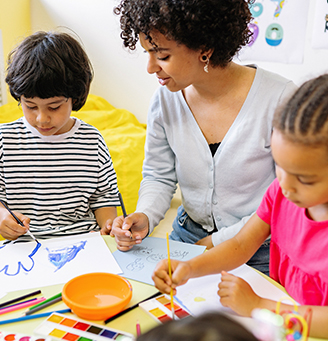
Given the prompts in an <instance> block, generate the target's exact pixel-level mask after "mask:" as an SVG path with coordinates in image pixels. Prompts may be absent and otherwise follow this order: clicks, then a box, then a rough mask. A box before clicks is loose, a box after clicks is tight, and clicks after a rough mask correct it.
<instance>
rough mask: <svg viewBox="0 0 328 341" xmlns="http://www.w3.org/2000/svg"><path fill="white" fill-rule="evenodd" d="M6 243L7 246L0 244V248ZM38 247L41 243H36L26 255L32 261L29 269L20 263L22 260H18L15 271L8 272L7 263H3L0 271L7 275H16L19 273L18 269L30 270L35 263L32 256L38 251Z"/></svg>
mask: <svg viewBox="0 0 328 341" xmlns="http://www.w3.org/2000/svg"><path fill="white" fill-rule="evenodd" d="M7 245H8V246H9V244H5V245H3V246H1V247H0V250H1V249H3V248H4V247H6V246H7ZM40 247H41V244H40V243H37V244H36V246H35V248H34V249H33V250H32V252H31V253H30V254H29V255H28V257H29V258H30V259H31V262H32V265H31V267H30V268H29V269H28V268H26V267H25V266H24V265H23V264H22V262H18V264H17V271H16V272H15V273H9V264H7V265H5V266H4V267H3V268H2V269H0V272H3V273H4V274H5V275H7V276H17V275H18V274H19V273H20V271H22V270H24V271H26V272H30V271H31V270H32V269H33V268H34V265H35V263H34V260H33V256H34V255H35V254H36V253H37V252H38V250H39V249H40Z"/></svg>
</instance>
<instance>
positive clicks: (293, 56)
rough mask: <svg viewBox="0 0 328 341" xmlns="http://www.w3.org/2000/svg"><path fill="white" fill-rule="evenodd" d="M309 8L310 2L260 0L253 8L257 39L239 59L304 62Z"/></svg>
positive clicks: (257, 0) (252, 27)
mask: <svg viewBox="0 0 328 341" xmlns="http://www.w3.org/2000/svg"><path fill="white" fill-rule="evenodd" d="M325 1H326V0H325ZM308 8H309V0H302V1H299V0H256V1H255V2H254V3H253V4H251V5H250V10H251V13H252V15H253V20H252V22H251V23H250V25H249V27H250V29H251V31H252V32H253V37H252V40H251V42H250V43H249V44H248V45H247V46H246V47H244V48H243V49H242V50H241V51H240V53H239V56H238V59H239V60H241V61H247V60H258V61H268V62H270V61H271V62H272V61H273V62H281V63H295V64H300V63H302V62H303V54H304V45H305V34H306V26H307V17H308Z"/></svg>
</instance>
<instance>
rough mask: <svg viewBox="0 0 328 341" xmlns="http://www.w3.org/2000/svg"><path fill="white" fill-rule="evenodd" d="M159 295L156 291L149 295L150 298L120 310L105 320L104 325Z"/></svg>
mask: <svg viewBox="0 0 328 341" xmlns="http://www.w3.org/2000/svg"><path fill="white" fill-rule="evenodd" d="M159 295H162V293H161V292H160V291H157V292H156V293H155V294H153V295H151V296H149V297H147V298H145V299H144V300H142V301H139V302H138V303H136V304H134V305H132V306H131V307H129V308H126V309H124V310H122V311H121V312H119V313H118V314H116V315H114V316H111V317H109V318H108V319H107V320H105V324H107V323H109V322H111V321H113V320H115V319H116V318H118V317H120V316H122V315H124V314H126V313H128V312H129V311H131V310H133V309H134V308H137V307H138V306H139V304H140V303H142V302H145V301H148V300H151V299H152V298H155V297H157V296H159Z"/></svg>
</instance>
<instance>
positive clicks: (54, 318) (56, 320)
mask: <svg viewBox="0 0 328 341" xmlns="http://www.w3.org/2000/svg"><path fill="white" fill-rule="evenodd" d="M62 319H63V317H62V316H59V315H56V314H52V315H50V316H49V317H48V321H50V322H54V323H59V322H60V321H61V320H62Z"/></svg>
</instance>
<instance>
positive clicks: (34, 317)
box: [0, 309, 71, 325]
mask: <svg viewBox="0 0 328 341" xmlns="http://www.w3.org/2000/svg"><path fill="white" fill-rule="evenodd" d="M70 312H71V309H62V310H55V311H49V312H47V313H42V314H35V315H29V316H21V317H16V318H13V319H9V320H3V321H0V325H1V324H7V323H14V322H21V321H26V320H32V319H38V318H40V317H46V316H49V315H51V314H52V313H58V314H65V313H70Z"/></svg>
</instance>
